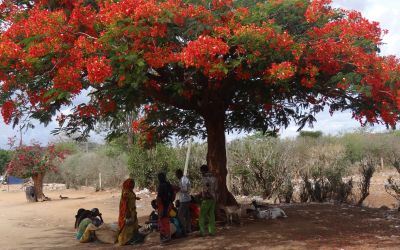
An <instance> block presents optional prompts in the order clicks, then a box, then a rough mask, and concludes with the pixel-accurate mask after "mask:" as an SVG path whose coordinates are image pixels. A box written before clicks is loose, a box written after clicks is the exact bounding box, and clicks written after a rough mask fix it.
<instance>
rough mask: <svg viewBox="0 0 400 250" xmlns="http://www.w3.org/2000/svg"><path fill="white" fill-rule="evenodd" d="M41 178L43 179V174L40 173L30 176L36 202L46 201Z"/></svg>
mask: <svg viewBox="0 0 400 250" xmlns="http://www.w3.org/2000/svg"><path fill="white" fill-rule="evenodd" d="M43 178H44V174H42V173H38V174H34V175H33V176H32V180H33V187H34V189H35V194H36V199H37V201H44V200H46V196H45V195H44V194H43Z"/></svg>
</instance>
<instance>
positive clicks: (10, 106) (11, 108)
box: [1, 101, 15, 124]
mask: <svg viewBox="0 0 400 250" xmlns="http://www.w3.org/2000/svg"><path fill="white" fill-rule="evenodd" d="M14 112H15V104H14V102H13V101H6V102H4V103H3V105H2V106H1V115H2V116H3V120H4V123H5V124H9V123H10V121H11V118H12V115H13V114H14Z"/></svg>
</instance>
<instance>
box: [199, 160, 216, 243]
mask: <svg viewBox="0 0 400 250" xmlns="http://www.w3.org/2000/svg"><path fill="white" fill-rule="evenodd" d="M200 172H201V174H202V176H203V177H202V192H201V198H202V202H201V207H200V218H199V227H200V236H204V235H205V221H206V218H207V217H208V233H209V234H210V235H211V236H214V235H215V233H216V226H215V204H216V201H217V179H216V178H215V177H214V176H213V174H212V173H210V172H209V171H208V166H207V165H202V166H201V167H200Z"/></svg>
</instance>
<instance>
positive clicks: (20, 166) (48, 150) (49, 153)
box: [7, 144, 64, 201]
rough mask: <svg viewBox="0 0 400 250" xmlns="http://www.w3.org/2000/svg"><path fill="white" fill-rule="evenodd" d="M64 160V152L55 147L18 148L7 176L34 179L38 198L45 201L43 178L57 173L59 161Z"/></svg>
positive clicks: (9, 165)
mask: <svg viewBox="0 0 400 250" xmlns="http://www.w3.org/2000/svg"><path fill="white" fill-rule="evenodd" d="M61 159H64V155H63V153H62V152H60V151H58V150H56V148H55V146H53V145H50V146H47V147H42V146H40V145H39V144H33V145H31V146H25V145H22V146H18V147H17V148H15V151H14V152H13V154H12V158H11V161H10V163H9V164H8V168H7V174H9V175H14V176H17V177H20V178H28V177H32V180H33V184H34V189H35V194H36V198H37V200H38V201H43V200H45V198H46V197H45V195H44V194H43V178H44V176H45V174H46V173H47V172H49V171H56V170H57V164H58V161H59V160H61Z"/></svg>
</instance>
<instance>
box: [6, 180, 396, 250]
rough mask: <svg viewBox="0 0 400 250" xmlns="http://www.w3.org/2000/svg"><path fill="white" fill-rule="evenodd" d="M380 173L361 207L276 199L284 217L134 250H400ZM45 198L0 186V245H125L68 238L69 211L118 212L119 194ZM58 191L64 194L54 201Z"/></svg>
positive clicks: (153, 238) (150, 241)
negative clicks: (33, 200) (32, 198)
mask: <svg viewBox="0 0 400 250" xmlns="http://www.w3.org/2000/svg"><path fill="white" fill-rule="evenodd" d="M387 175H388V173H381V174H379V175H377V176H376V177H374V179H373V182H372V187H371V195H370V197H368V199H367V200H366V202H365V204H366V205H368V206H370V207H369V208H366V207H363V208H359V207H354V206H349V205H345V204H342V205H334V204H290V205H284V204H282V205H280V207H281V208H283V209H284V210H285V212H286V213H287V215H288V216H289V218H287V219H281V220H274V221H254V220H251V219H244V220H243V222H244V223H243V225H242V226H239V225H237V226H232V227H229V228H226V227H223V226H222V225H221V226H220V227H219V228H218V232H217V236H216V237H205V238H200V237H196V236H190V237H188V238H185V239H179V240H175V241H173V242H171V243H170V244H169V245H167V246H160V244H159V241H158V235H157V234H156V233H152V234H150V235H149V236H148V238H147V239H146V242H145V243H144V244H142V245H138V246H135V247H134V248H136V249H160V248H164V249H376V248H381V249H400V214H399V212H397V210H386V209H379V207H380V206H382V205H385V206H387V207H390V208H392V207H394V206H396V202H395V200H394V199H393V198H391V197H390V196H388V195H387V194H386V193H385V192H384V189H383V180H384V179H386V177H387ZM45 194H46V195H47V196H49V197H50V198H52V200H51V201H48V202H39V203H27V202H26V200H25V194H24V192H23V191H22V190H21V189H20V186H13V187H11V188H10V191H7V187H6V186H2V187H1V186H0V249H126V248H132V246H127V247H115V246H114V245H105V244H99V243H88V244H81V243H79V242H78V241H76V240H75V239H74V229H73V225H74V215H75V213H76V211H77V209H79V208H81V207H83V208H87V209H91V208H93V207H97V208H99V209H100V211H101V212H102V213H103V218H104V220H105V221H106V222H115V221H116V220H117V217H118V204H119V196H120V194H119V192H117V191H103V192H94V190H92V189H82V190H56V191H46V192H45ZM60 194H61V195H62V196H67V197H69V198H68V199H63V200H61V199H60V198H59V196H60ZM139 196H141V197H142V200H140V201H138V203H137V206H138V217H139V222H141V223H142V222H144V221H145V220H146V218H147V216H148V214H149V213H150V211H151V208H150V205H149V204H150V200H151V199H152V196H151V195H144V194H143V195H139Z"/></svg>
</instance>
